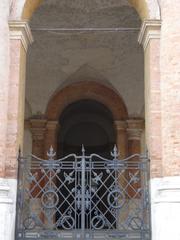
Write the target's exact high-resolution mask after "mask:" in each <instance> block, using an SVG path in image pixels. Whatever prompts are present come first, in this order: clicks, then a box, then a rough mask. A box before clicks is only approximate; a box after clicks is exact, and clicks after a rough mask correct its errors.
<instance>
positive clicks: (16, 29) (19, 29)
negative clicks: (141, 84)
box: [9, 20, 33, 52]
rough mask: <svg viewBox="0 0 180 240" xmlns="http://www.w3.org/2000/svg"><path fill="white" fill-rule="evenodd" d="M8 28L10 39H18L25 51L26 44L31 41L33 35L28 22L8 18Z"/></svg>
mask: <svg viewBox="0 0 180 240" xmlns="http://www.w3.org/2000/svg"><path fill="white" fill-rule="evenodd" d="M9 30H10V40H20V41H21V43H22V45H23V47H24V49H25V51H26V52H27V49H28V46H29V45H30V44H31V43H32V42H33V36H32V33H31V29H30V27H29V24H28V22H26V21H17V20H16V21H15V20H10V21H9Z"/></svg>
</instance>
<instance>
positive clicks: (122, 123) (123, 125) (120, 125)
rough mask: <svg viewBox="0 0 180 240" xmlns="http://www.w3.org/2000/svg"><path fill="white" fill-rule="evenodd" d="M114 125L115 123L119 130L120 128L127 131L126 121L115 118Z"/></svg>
mask: <svg viewBox="0 0 180 240" xmlns="http://www.w3.org/2000/svg"><path fill="white" fill-rule="evenodd" d="M114 125H115V127H116V130H117V131H119V130H124V131H125V130H126V128H127V123H126V121H121V120H115V121H114Z"/></svg>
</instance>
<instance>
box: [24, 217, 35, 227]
mask: <svg viewBox="0 0 180 240" xmlns="http://www.w3.org/2000/svg"><path fill="white" fill-rule="evenodd" d="M23 225H24V228H25V229H27V230H33V229H34V228H35V226H36V222H35V220H34V219H33V218H32V217H28V218H26V219H25V220H24V222H23Z"/></svg>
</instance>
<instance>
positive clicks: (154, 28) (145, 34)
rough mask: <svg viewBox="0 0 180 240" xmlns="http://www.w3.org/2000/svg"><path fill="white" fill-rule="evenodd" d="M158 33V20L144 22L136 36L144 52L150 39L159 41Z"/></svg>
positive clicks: (159, 27)
mask: <svg viewBox="0 0 180 240" xmlns="http://www.w3.org/2000/svg"><path fill="white" fill-rule="evenodd" d="M160 32H161V21H160V20H144V22H143V23H142V26H141V29H140V32H139V36H138V42H139V44H142V45H143V48H144V51H145V50H146V48H147V46H148V44H149V42H150V40H151V39H160Z"/></svg>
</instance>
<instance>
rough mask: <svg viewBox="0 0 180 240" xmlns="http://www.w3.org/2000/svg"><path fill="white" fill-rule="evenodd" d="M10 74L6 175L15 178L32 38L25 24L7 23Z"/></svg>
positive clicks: (19, 22) (21, 136)
mask: <svg viewBox="0 0 180 240" xmlns="http://www.w3.org/2000/svg"><path fill="white" fill-rule="evenodd" d="M9 29H10V74H9V100H8V127H7V129H8V131H7V145H6V146H7V159H6V175H7V176H8V177H11V178H12V177H13V178H14V177H16V169H17V166H16V165H17V152H18V149H19V148H21V149H22V147H23V130H24V103H25V69H26V52H27V48H28V45H29V44H30V43H32V41H33V38H32V35H31V31H30V28H29V25H28V23H27V22H22V21H9Z"/></svg>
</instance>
